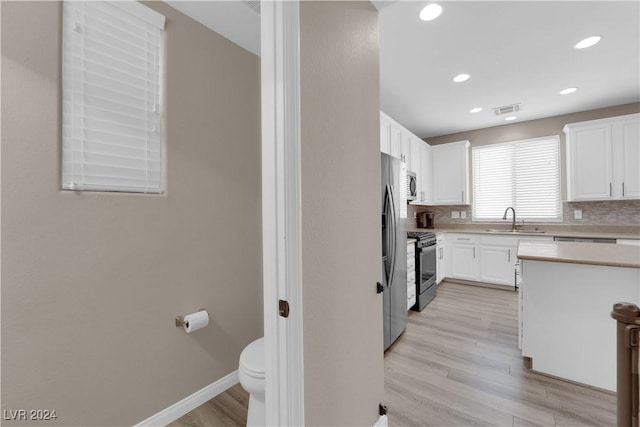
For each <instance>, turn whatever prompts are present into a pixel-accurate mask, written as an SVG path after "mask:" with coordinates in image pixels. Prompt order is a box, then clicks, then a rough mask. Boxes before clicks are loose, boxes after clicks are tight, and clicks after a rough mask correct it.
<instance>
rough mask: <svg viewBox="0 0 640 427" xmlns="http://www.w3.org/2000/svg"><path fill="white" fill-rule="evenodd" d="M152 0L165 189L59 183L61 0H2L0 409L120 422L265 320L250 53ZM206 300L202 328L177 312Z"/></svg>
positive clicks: (247, 337)
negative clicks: (161, 46) (190, 328)
mask: <svg viewBox="0 0 640 427" xmlns="http://www.w3.org/2000/svg"><path fill="white" fill-rule="evenodd" d="M151 6H152V7H153V8H154V9H157V10H158V11H160V12H161V13H163V14H165V15H166V17H167V22H166V32H165V36H166V51H165V52H166V56H165V57H166V74H165V76H166V86H165V96H166V109H165V113H164V119H165V124H166V132H165V142H166V161H167V169H166V173H167V193H166V194H165V195H131V194H108V193H90V192H78V193H72V192H66V191H61V190H60V146H61V143H60V131H61V125H60V104H61V101H60V49H61V36H60V32H61V31H60V25H61V19H62V15H61V5H60V3H57V2H40V3H32V2H6V1H3V2H2V4H1V7H2V9H1V11H2V69H1V74H2V80H1V84H2V163H1V168H2V175H1V195H2V199H1V201H2V223H1V232H2V234H1V236H2V259H1V260H2V276H1V278H2V295H1V297H2V319H1V320H2V322H1V323H2V409H19V408H24V409H28V408H34V409H37V408H42V409H55V410H57V414H58V419H57V420H56V422H55V423H51V424H57V425H65V426H73V425H83V426H90V425H101V426H104V425H113V426H115V425H132V424H134V423H136V422H139V421H141V420H143V419H145V418H147V417H149V416H151V415H153V414H155V413H157V412H158V411H160V410H162V409H164V408H166V407H168V406H169V405H171V404H173V403H175V402H177V401H179V400H180V399H182V398H184V397H186V396H188V395H190V394H192V393H194V392H195V391H197V390H199V389H201V388H202V387H204V386H206V385H208V384H210V383H212V382H214V381H216V380H217V379H219V378H221V377H223V376H224V375H226V374H228V373H230V372H232V371H234V370H235V369H237V365H238V357H239V354H240V352H241V350H242V349H243V347H244V346H245V345H246V344H247V343H249V342H250V341H251V340H253V339H255V338H257V337H259V336H261V335H262V334H263V331H262V285H261V280H262V278H261V241H260V236H261V231H260V230H261V224H260V217H261V215H260V208H259V206H260V87H259V86H260V62H259V58H258V57H256V56H255V55H253V54H251V53H249V52H247V51H245V50H243V49H241V48H239V47H238V46H236V45H235V44H233V43H231V42H229V41H227V40H226V39H224V38H222V37H221V36H219V35H217V34H215V33H213V32H212V31H210V30H208V29H206V28H205V27H203V26H201V25H200V24H198V23H196V22H195V21H193V20H191V19H189V18H187V17H186V16H184V15H182V14H180V13H179V12H177V11H175V10H174V9H171V8H170V7H168V6H167V5H166V4H164V3H160V2H153V3H152V4H151ZM203 307H204V308H207V309H208V311H209V313H210V315H211V323H210V325H209V327H207V328H206V329H203V330H201V331H198V332H195V333H193V334H190V335H187V334H186V333H184V331H182V330H181V329H179V328H176V327H175V326H174V317H175V316H176V315H179V314H186V313H189V312H193V311H197V310H198V309H200V308H203ZM13 424H14V423H11V422H8V421H5V422H4V423H3V425H13ZM16 424H17V423H16ZM26 424H34V422H27V423H26ZM47 424H48V423H44V422H38V425H47Z"/></svg>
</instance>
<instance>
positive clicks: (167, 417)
mask: <svg viewBox="0 0 640 427" xmlns="http://www.w3.org/2000/svg"><path fill="white" fill-rule="evenodd" d="M238 382H239V377H238V370H235V371H233V372H231V373H230V374H229V375H227V376H224V377H222V378H220V379H219V380H218V381H216V382H213V383H211V384H209V385H208V386H206V387H204V388H202V389H200V390H198V391H196V392H195V393H193V394H192V395H191V396H187V397H185V398H184V399H182V400H181V401H179V402H177V403H174V404H173V405H171V406H169V407H168V408H166V409H163V410H162V411H160V412H158V413H157V414H155V415H152V416H150V417H149V418H147V419H146V420H144V421H140V422H139V423H138V424H136V425H135V426H134V427H147V426H163V427H164V426H166V425H167V424H169V423H171V422H173V421H175V420H177V419H178V418H180V417H181V416H183V415H185V414H186V413H188V412H190V411H193V410H194V409H195V408H197V407H198V406H200V405H202V404H203V403H205V402H206V401H208V400H211V399H213V398H214V397H216V396H217V395H219V394H220V393H223V392H224V391H226V390H228V389H230V388H231V387H233V386H234V385H236V384H238ZM377 425H378V424H376V426H377ZM380 425H381V424H380ZM385 426H386V424H385Z"/></svg>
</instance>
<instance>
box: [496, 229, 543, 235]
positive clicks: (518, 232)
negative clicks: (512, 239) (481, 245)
mask: <svg viewBox="0 0 640 427" xmlns="http://www.w3.org/2000/svg"><path fill="white" fill-rule="evenodd" d="M484 231H486V232H487V233H513V234H544V233H546V231H542V230H498V229H494V228H490V229H487V230H484Z"/></svg>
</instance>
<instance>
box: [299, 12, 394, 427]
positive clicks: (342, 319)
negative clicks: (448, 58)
mask: <svg viewBox="0 0 640 427" xmlns="http://www.w3.org/2000/svg"><path fill="white" fill-rule="evenodd" d="M300 21H301V22H300V32H301V34H300V53H301V60H300V66H301V93H302V99H301V111H302V126H301V136H302V155H301V160H302V215H303V222H302V233H303V235H302V255H303V298H304V352H305V355H304V369H305V417H306V424H307V425H325V426H329V425H330V426H339V425H343V426H347V425H348V426H356V425H357V426H367V425H369V426H370V425H373V424H374V423H375V421H376V419H377V418H378V403H379V402H382V401H383V400H384V378H383V375H384V369H383V342H382V339H383V333H382V296H381V295H377V294H376V291H375V284H376V282H377V281H379V280H380V274H381V266H380V262H381V258H380V257H381V252H380V250H381V249H380V248H381V245H382V243H381V234H380V216H379V212H380V148H379V140H380V130H379V129H380V127H379V95H378V93H379V75H378V13H377V11H376V10H375V8H374V7H373V6H372V5H371V4H370V3H369V2H323V1H317V2H306V1H305V2H301V5H300Z"/></svg>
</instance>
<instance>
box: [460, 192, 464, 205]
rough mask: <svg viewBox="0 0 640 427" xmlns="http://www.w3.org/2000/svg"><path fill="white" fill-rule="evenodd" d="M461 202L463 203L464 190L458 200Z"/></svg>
mask: <svg viewBox="0 0 640 427" xmlns="http://www.w3.org/2000/svg"><path fill="white" fill-rule="evenodd" d="M460 201H461V202H464V190H463V191H462V197H461V198H460Z"/></svg>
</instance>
